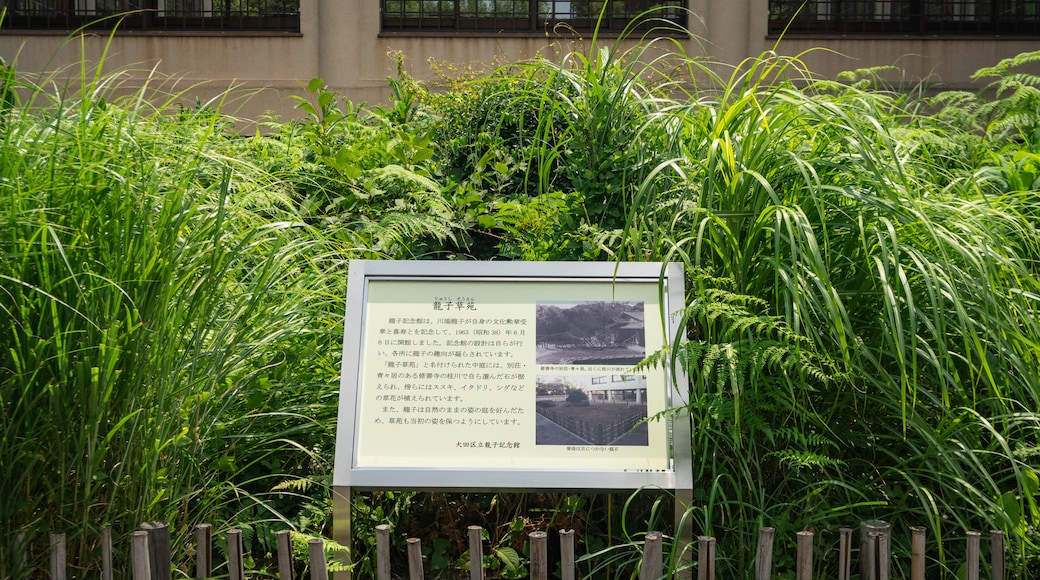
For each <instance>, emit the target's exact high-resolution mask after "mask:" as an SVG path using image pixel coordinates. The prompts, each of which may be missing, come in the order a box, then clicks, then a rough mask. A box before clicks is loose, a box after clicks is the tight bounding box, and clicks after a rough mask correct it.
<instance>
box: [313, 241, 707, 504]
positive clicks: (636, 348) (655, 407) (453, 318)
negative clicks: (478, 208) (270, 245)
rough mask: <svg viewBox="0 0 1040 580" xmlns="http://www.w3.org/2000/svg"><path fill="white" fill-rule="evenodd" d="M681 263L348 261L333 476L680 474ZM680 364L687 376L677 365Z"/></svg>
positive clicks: (387, 484)
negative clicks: (672, 371) (666, 351)
mask: <svg viewBox="0 0 1040 580" xmlns="http://www.w3.org/2000/svg"><path fill="white" fill-rule="evenodd" d="M683 300H684V294H683V277H682V268H681V265H678V264H660V263H620V264H615V263H588V262H581V263H569V262H566V263H561V262H545V263H534V262H454V261H436V262H435V261H414V262H400V261H363V260H359V261H353V262H351V264H350V273H349V285H348V295H347V313H346V323H345V328H344V349H343V366H342V379H341V387H340V388H341V390H340V409H339V424H338V432H337V441H336V455H335V466H334V474H333V479H334V481H333V484H334V486H338V487H344V488H347V489H350V488H354V489H386V488H389V489H456V490H467V489H512V490H523V489H637V488H640V487H644V486H652V487H661V488H665V489H677V488H678V489H689V488H690V487H691V480H690V478H691V470H690V465H689V457H690V453H689V442H690V433H689V423H688V420H687V419H686V418H685V415H681V416H679V417H678V418H676V419H672V420H664V419H660V420H650V421H645V420H644V419H647V418H648V417H649V418H652V417H654V416H656V415H657V414H658V413H661V412H663V411H665V410H668V409H670V408H673V407H677V406H681V405H682V404H683V401H682V400H681V398H680V397H679V393H678V392H677V391H676V389H675V388H674V385H675V384H683V381H682V380H679V381H673V379H674V377H671V376H670V375H669V372H668V370H667V369H662V368H649V369H641V370H634V369H633V367H634V366H635V365H636V364H637V363H639V362H640V361H641V360H643V359H644V358H645V357H646V355H648V354H650V353H653V352H656V351H658V350H660V349H662V348H664V347H666V346H667V345H668V344H669V342H670V341H671V340H673V339H674V337H676V336H677V329H676V328H675V327H674V321H673V319H672V316H671V314H672V313H673V312H674V311H676V310H678V309H680V308H682V306H683ZM680 379H681V378H680Z"/></svg>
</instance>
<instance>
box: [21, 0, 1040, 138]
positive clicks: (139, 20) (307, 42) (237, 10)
mask: <svg viewBox="0 0 1040 580" xmlns="http://www.w3.org/2000/svg"><path fill="white" fill-rule="evenodd" d="M0 6H3V7H4V9H5V11H6V13H5V15H4V17H3V21H2V22H0V57H2V58H3V60H4V61H5V62H6V63H8V64H10V65H13V66H15V68H16V69H17V70H18V71H20V72H21V73H44V72H45V73H47V74H48V75H49V77H50V78H51V79H52V80H54V81H57V82H62V81H63V80H64V79H74V78H77V77H78V75H79V72H78V68H79V64H80V63H81V61H82V60H83V59H85V60H86V61H87V62H96V61H98V60H99V59H101V58H102V54H105V62H106V68H107V69H108V70H116V69H123V70H126V71H128V79H127V80H126V81H125V83H124V84H126V85H127V86H133V85H134V84H135V83H136V84H140V83H142V82H144V79H146V78H149V77H151V79H152V80H151V82H152V83H153V84H155V83H157V82H158V81H157V79H163V82H164V83H165V84H164V87H165V88H167V89H169V90H174V91H183V93H184V95H185V96H186V97H189V98H190V99H191V101H192V102H194V101H195V97H198V98H199V99H202V100H203V101H205V100H206V99H208V98H210V97H212V96H214V95H220V94H223V93H224V92H225V90H226V89H227V88H229V87H238V88H240V89H243V91H242V92H238V93H235V94H236V95H241V100H239V99H238V98H235V99H232V102H228V103H225V104H224V107H225V110H230V111H239V112H240V114H242V115H244V116H254V115H257V114H259V113H261V112H263V111H264V110H274V111H276V112H279V113H280V114H282V115H283V117H284V116H288V115H291V114H292V101H291V100H289V99H288V98H287V97H288V95H290V94H301V92H302V88H301V87H302V86H303V85H305V84H306V83H307V81H308V80H310V79H311V78H314V77H320V78H322V79H324V80H325V82H326V84H328V85H329V86H330V87H332V88H334V89H336V90H338V91H340V92H342V93H343V94H344V95H346V96H347V97H348V98H350V99H351V100H353V101H355V102H367V103H376V102H382V101H384V100H385V99H386V98H387V96H388V94H389V88H388V85H387V78H388V77H390V76H393V75H394V74H395V71H396V66H397V64H396V60H395V58H394V57H393V56H391V55H393V54H400V55H403V57H404V59H405V66H406V67H407V69H408V71H409V73H410V74H411V75H412V76H415V77H416V78H419V79H434V78H435V77H436V72H435V71H434V70H433V69H432V68H431V66H430V65H429V62H431V61H432V62H439V63H447V64H451V65H453V66H456V67H460V68H464V69H470V70H481V69H486V68H487V67H490V66H493V64H494V63H496V62H504V61H512V60H517V59H523V58H528V57H531V56H533V55H535V54H538V53H539V52H541V53H542V54H548V53H553V52H569V51H572V50H581V49H582V48H583V47H585V46H587V44H588V42H589V38H591V36H592V31H593V30H595V29H596V28H597V24H598V30H599V33H598V34H599V37H600V42H601V43H602V42H604V41H605V40H606V39H611V38H616V37H618V36H619V35H624V31H625V30H626V27H630V26H632V25H636V28H635V32H634V33H630V34H629V36H630V37H633V38H634V37H638V36H640V35H642V34H658V35H660V34H663V35H668V36H671V37H673V38H675V39H677V40H678V41H679V42H680V43H682V45H683V47H684V49H685V51H686V53H687V54H688V55H691V56H698V57H710V58H711V59H712V60H713V61H715V62H718V63H722V64H724V65H736V64H739V63H740V62H741V61H743V60H744V59H746V58H748V57H755V56H758V55H759V54H761V53H762V52H763V51H768V50H773V49H775V50H776V51H777V52H779V53H780V54H784V55H799V56H800V58H801V60H802V61H803V62H804V63H805V65H806V67H807V68H808V70H810V71H812V72H813V73H815V74H816V75H818V76H821V77H827V78H830V77H834V76H835V75H837V74H838V73H840V72H842V71H847V70H852V69H859V68H868V67H878V66H886V65H895V66H897V67H898V68H899V71H898V72H892V73H890V74H891V75H892V76H891V79H890V80H892V81H893V82H900V83H906V84H916V83H919V82H922V81H924V82H927V83H928V84H929V86H932V87H938V88H943V89H971V88H973V87H975V86H977V85H975V84H974V83H973V82H972V80H971V75H972V73H974V72H975V71H976V70H977V69H979V68H981V67H984V66H989V65H993V64H995V63H997V62H998V61H999V60H1000V59H1002V58H1006V57H1010V56H1014V55H1016V54H1019V53H1022V52H1027V51H1032V50H1036V49H1038V48H1040V1H1038V0H809V1H807V2H806V1H803V0H725V1H723V0H665V1H663V2H662V1H660V0H608V4H607V5H606V6H605V5H604V2H603V0H595V1H593V0H542V1H539V0H0ZM654 7H656V8H654ZM648 8H654V9H653V10H652V11H651V12H649V13H646V12H645V10H646V9H648ZM640 14H649V15H650V16H652V18H653V19H652V20H646V19H645V17H640ZM114 26H115V27H116V32H114V33H112V28H113V27H114ZM680 26H681V27H682V28H684V29H685V30H688V32H689V33H688V34H683V33H678V32H676V30H675V28H676V27H680ZM72 32H75V33H74V34H72V35H70V33H72ZM611 41H612V40H611ZM820 48H823V49H826V50H820ZM153 71H154V72H153ZM251 89H255V91H250V90H251Z"/></svg>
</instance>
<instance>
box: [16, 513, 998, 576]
mask: <svg viewBox="0 0 1040 580" xmlns="http://www.w3.org/2000/svg"><path fill="white" fill-rule="evenodd" d="M101 531H102V537H101V550H102V558H101V559H102V570H101V576H100V578H101V580H112V577H113V570H112V550H113V545H112V529H111V528H109V527H105V528H102V530H101ZM481 532H482V529H481V527H480V526H470V527H469V528H468V534H469V552H470V555H471V556H470V569H469V577H470V580H482V579H483V578H484V577H485V576H484V569H483V560H484V558H483V554H484V552H483V541H482V539H481ZM910 533H911V561H910V580H925V559H926V553H925V548H926V538H925V536H926V530H925V528H923V527H913V528H911V529H910ZM774 535H775V529H774V528H762V529H760V530H759V534H758V545H757V548H756V557H755V576H754V579H755V580H769V579H770V578H772V574H773V565H772V561H773V540H774ZM559 536H560V570H561V575H562V578H563V580H574V578H575V573H576V571H575V557H574V531H573V530H562V531H560V532H559ZM852 537H853V530H852V529H851V528H842V529H841V530H840V531H839V538H838V550H837V552H838V566H837V568H838V580H849V579H850V578H851V577H852V576H851V574H852V561H853V555H854V549H853V542H852ZM547 538H548V534H547V533H546V532H544V531H536V532H531V533H530V534H529V536H528V540H529V542H530V577H531V578H532V579H534V580H548V577H549V570H550V566H549V562H548V556H547V554H548V549H547V541H548V540H547ZM813 540H814V537H813V533H812V532H807V531H803V532H798V534H797V557H796V559H795V568H796V570H795V574H796V578H797V580H811V578H812V576H813V572H812V570H813V543H814V542H813ZM989 540H990V558H991V561H990V579H991V580H1004V576H1005V567H1004V559H1005V545H1004V534H1003V532H1000V531H991V532H990V534H989ZM981 542H982V534H980V533H978V532H968V533H967V534H966V542H965V560H964V568H965V575H964V580H981V579H980V576H979V570H980V566H979V564H980V552H981ZM277 544H278V578H280V579H281V580H291V579H293V578H295V577H294V575H293V565H294V563H293V555H292V550H291V545H290V532H289V531H288V530H285V531H280V532H278V533H277ZM406 545H407V564H408V577H409V580H422V578H423V560H422V548H421V541H420V539H419V538H409V539H407V540H406ZM890 547H891V526H889V525H888V524H887V523H886V522H883V521H880V520H870V521H866V522H863V523H861V524H860V529H859V548H858V557H859V558H858V560H859V562H858V563H859V577H860V578H861V580H889V578H890V568H891V562H892V558H891V551H890ZM642 552H643V553H642V559H641V562H640V573H639V578H640V580H652V579H658V578H662V577H664V575H665V574H667V573H668V572H667V569H666V567H665V562H664V558H663V546H662V534H661V533H660V532H656V531H649V532H647V533H646V535H645V537H644V542H643V544H642ZM12 553H13V554H14V556H15V558H21V559H22V568H23V569H24V567H25V563H24V560H25V557H26V556H25V554H26V551H25V546H24V536H19V537H18V538H15V544H14V546H13V547H12ZM227 554H228V572H227V573H228V578H229V580H245V578H246V573H245V568H244V565H243V558H244V553H243V550H242V533H241V531H240V530H229V531H228V532H227ZM691 554H692V553H691ZM308 558H309V566H308V568H309V570H310V576H309V580H327V579H328V577H329V571H328V562H327V560H326V556H325V547H324V541H323V540H322V539H321V538H312V539H310V540H308ZM691 559H692V555H691ZM171 561H172V558H171V554H170V528H169V525H168V524H166V523H164V522H146V523H144V524H141V526H139V528H138V530H137V531H135V532H133V533H132V534H130V560H129V566H130V575H129V577H130V578H131V579H132V580H172V565H171ZM390 564H391V563H390V526H388V525H380V526H377V527H376V566H377V578H376V580H390ZM686 564H687V565H686V566H685V569H684V570H681V571H679V572H676V573H675V576H676V577H682V578H690V579H692V578H693V573H694V571H695V572H696V576H697V580H714V579H715V538H713V537H710V536H700V537H698V538H697V542H696V566H695V567H692V564H693V562H692V561H688V562H687V563H686ZM66 567H67V562H66V550H65V534H63V533H52V534H51V535H50V578H51V580H66ZM212 568H213V532H212V527H211V526H210V525H209V524H200V525H198V526H196V527H195V576H194V577H195V578H209V577H211V575H212V571H213V570H212Z"/></svg>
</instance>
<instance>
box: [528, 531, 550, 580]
mask: <svg viewBox="0 0 1040 580" xmlns="http://www.w3.org/2000/svg"><path fill="white" fill-rule="evenodd" d="M548 536H549V534H547V533H545V532H542V531H537V532H531V533H530V534H528V536H527V537H528V539H529V541H530V542H531V580H548V578H549V549H548V546H547V543H548Z"/></svg>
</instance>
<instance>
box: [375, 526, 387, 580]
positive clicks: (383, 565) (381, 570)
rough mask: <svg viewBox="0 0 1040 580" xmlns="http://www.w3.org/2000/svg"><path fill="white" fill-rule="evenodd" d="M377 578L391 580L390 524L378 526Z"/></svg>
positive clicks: (377, 579)
mask: <svg viewBox="0 0 1040 580" xmlns="http://www.w3.org/2000/svg"><path fill="white" fill-rule="evenodd" d="M376 580H390V524H379V525H378V526H376Z"/></svg>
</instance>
